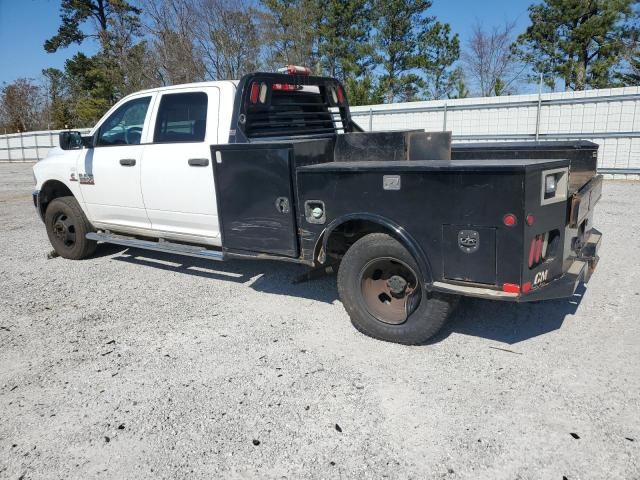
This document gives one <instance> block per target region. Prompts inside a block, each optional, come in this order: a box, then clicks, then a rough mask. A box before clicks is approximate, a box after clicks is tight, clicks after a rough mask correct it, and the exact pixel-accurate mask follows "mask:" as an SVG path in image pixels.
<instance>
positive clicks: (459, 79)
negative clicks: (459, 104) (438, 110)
mask: <svg viewBox="0 0 640 480" xmlns="http://www.w3.org/2000/svg"><path fill="white" fill-rule="evenodd" d="M450 82H451V85H452V86H453V88H452V89H451V91H450V92H449V94H448V97H449V98H451V99H454V98H467V97H468V96H469V89H468V88H467V82H466V80H465V76H464V71H463V70H462V68H461V67H458V68H456V69H455V70H454V71H453V73H452V74H451V77H450Z"/></svg>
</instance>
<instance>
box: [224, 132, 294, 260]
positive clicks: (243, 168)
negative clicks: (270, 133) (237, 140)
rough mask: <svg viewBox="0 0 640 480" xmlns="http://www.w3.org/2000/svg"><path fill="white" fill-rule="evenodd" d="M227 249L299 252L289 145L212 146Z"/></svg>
mask: <svg viewBox="0 0 640 480" xmlns="http://www.w3.org/2000/svg"><path fill="white" fill-rule="evenodd" d="M211 154H212V158H213V165H214V167H213V168H214V176H215V184H216V191H217V195H216V199H217V202H218V212H219V216H220V227H221V230H222V247H223V249H224V250H227V251H228V250H231V251H234V250H239V251H247V252H257V253H268V254H272V255H281V256H286V257H297V256H298V241H297V237H296V221H295V205H294V195H293V188H292V181H291V160H292V158H291V157H292V149H291V146H290V145H279V144H268V145H255V144H254V145H225V146H222V145H214V146H212V147H211Z"/></svg>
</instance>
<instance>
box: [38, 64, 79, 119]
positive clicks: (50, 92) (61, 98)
mask: <svg viewBox="0 0 640 480" xmlns="http://www.w3.org/2000/svg"><path fill="white" fill-rule="evenodd" d="M42 76H43V77H44V79H45V82H44V91H45V95H46V99H47V101H46V108H45V112H44V114H45V116H46V119H47V125H48V128H53V129H62V128H65V127H66V126H68V125H70V124H71V120H72V117H71V106H70V101H69V96H68V92H67V87H68V83H67V79H66V77H65V74H64V72H63V71H62V70H58V69H57V68H46V69H44V70H42Z"/></svg>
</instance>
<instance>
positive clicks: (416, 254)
mask: <svg viewBox="0 0 640 480" xmlns="http://www.w3.org/2000/svg"><path fill="white" fill-rule="evenodd" d="M351 220H366V221H369V222H372V223H376V224H378V225H380V226H381V227H383V228H384V229H385V230H387V231H388V232H389V233H390V234H391V236H393V237H394V238H395V239H396V240H398V241H399V242H400V243H401V244H402V245H403V246H404V247H405V248H406V249H407V250H408V251H409V253H411V255H413V258H415V259H416V262H417V263H418V267H419V268H420V274H421V276H422V278H423V280H424V284H425V286H426V287H430V286H431V284H432V283H433V274H432V270H431V264H430V263H429V258H428V257H427V255H426V254H425V253H424V251H423V250H422V248H420V245H419V244H418V243H417V242H416V241H415V240H414V239H413V237H412V236H411V235H410V234H409V233H408V232H407V231H406V230H405V229H404V228H402V227H401V226H400V225H398V224H397V223H396V222H394V221H392V220H389V219H388V218H386V217H383V216H381V215H376V214H374V213H366V212H361V213H349V214H346V215H342V216H340V217H338V218H335V219H333V220H332V221H331V222H330V223H329V225H327V227H326V228H325V229H324V231H323V233H322V235H321V239H322V240H321V241H322V248H321V249H320V253H319V260H320V262H321V263H324V261H325V258H324V255H325V252H326V251H327V246H328V242H329V238H330V237H331V234H332V233H333V231H334V230H335V229H336V228H338V227H339V226H340V225H342V224H344V223H346V222H348V221H351ZM316 251H317V250H316Z"/></svg>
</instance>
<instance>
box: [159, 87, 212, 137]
mask: <svg viewBox="0 0 640 480" xmlns="http://www.w3.org/2000/svg"><path fill="white" fill-rule="evenodd" d="M207 100H208V97H207V94H206V93H204V92H186V93H166V94H164V95H162V97H161V99H160V106H159V107H158V115H157V117H156V125H155V130H154V133H153V143H184V142H191V143H193V142H203V141H204V139H205V136H206V128H207V103H208V102H207Z"/></svg>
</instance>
